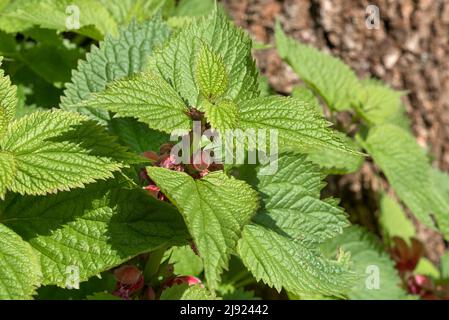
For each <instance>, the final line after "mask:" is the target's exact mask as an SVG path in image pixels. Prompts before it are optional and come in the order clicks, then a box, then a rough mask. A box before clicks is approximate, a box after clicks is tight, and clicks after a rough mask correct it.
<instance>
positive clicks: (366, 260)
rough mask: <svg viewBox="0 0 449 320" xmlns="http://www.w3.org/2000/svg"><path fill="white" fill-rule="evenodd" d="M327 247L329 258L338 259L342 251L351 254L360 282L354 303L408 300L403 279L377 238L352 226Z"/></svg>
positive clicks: (353, 290) (352, 295) (355, 288)
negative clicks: (334, 256)
mask: <svg viewBox="0 0 449 320" xmlns="http://www.w3.org/2000/svg"><path fill="white" fill-rule="evenodd" d="M323 247H324V250H326V252H327V254H328V255H329V256H332V255H335V253H336V252H337V249H338V248H339V249H343V250H344V251H347V252H349V253H350V254H351V260H352V262H353V268H354V271H355V272H356V273H357V275H358V277H359V279H358V281H357V284H356V285H355V286H354V287H353V288H352V289H351V291H350V292H349V294H348V297H349V298H350V299H354V300H397V299H405V298H406V297H407V294H406V292H405V291H404V289H402V288H401V287H400V285H401V279H400V278H399V276H398V274H397V271H396V269H395V267H394V262H393V261H392V260H391V259H390V257H389V256H388V254H387V253H386V252H384V251H383V249H382V247H381V246H380V244H379V242H378V241H377V239H376V238H375V237H374V235H372V234H370V233H368V232H367V231H366V230H364V229H362V228H360V227H357V226H352V227H350V228H348V229H346V230H345V232H344V234H342V235H340V236H339V237H337V238H335V239H333V240H331V241H329V243H327V244H326V245H324V246H323ZM377 280H378V283H376V282H377Z"/></svg>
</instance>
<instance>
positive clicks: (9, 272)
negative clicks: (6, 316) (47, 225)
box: [0, 223, 41, 300]
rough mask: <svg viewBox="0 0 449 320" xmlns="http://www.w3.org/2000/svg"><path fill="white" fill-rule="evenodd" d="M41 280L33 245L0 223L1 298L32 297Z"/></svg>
mask: <svg viewBox="0 0 449 320" xmlns="http://www.w3.org/2000/svg"><path fill="white" fill-rule="evenodd" d="M40 280H41V271H40V266H39V260H38V258H37V256H36V255H35V253H34V252H33V250H32V248H31V246H30V245H29V244H28V243H26V242H25V241H23V240H22V239H21V238H20V236H19V235H17V234H16V233H15V232H13V231H12V230H10V229H9V228H7V227H6V226H5V225H3V224H1V223H0V300H5V299H11V300H12V299H31V297H32V295H33V294H34V293H35V290H36V288H37V287H38V286H39V285H40Z"/></svg>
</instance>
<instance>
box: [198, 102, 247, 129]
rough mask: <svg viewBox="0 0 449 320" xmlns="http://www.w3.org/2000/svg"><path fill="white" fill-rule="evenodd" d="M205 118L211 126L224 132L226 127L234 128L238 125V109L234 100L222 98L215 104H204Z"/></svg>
mask: <svg viewBox="0 0 449 320" xmlns="http://www.w3.org/2000/svg"><path fill="white" fill-rule="evenodd" d="M205 112H206V118H207V120H208V121H209V122H210V124H211V126H212V128H214V129H219V130H221V131H222V132H225V131H226V130H227V129H235V128H236V127H237V125H238V117H239V114H238V110H237V106H236V104H235V103H234V102H232V101H230V100H222V101H219V102H217V103H216V104H212V103H206V104H205Z"/></svg>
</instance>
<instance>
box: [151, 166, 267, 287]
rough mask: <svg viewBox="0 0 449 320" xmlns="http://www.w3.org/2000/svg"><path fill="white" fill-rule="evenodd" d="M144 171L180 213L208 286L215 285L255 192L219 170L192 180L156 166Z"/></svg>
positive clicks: (247, 216) (254, 201) (250, 210)
mask: <svg viewBox="0 0 449 320" xmlns="http://www.w3.org/2000/svg"><path fill="white" fill-rule="evenodd" d="M147 171H148V175H149V176H150V178H151V179H152V180H153V181H154V182H155V183H156V184H157V185H158V186H159V187H160V188H161V191H162V192H163V193H164V194H165V195H166V196H167V197H168V198H169V199H170V201H171V202H172V203H173V204H174V205H175V206H176V207H177V208H178V209H179V211H180V212H181V213H182V215H183V216H184V219H185V221H186V224H187V227H188V229H189V231H190V234H191V235H192V237H193V240H194V242H195V244H196V246H197V248H198V251H199V253H200V256H201V258H202V260H203V263H204V270H205V273H206V279H207V283H208V285H209V288H211V289H215V288H217V286H218V282H219V280H220V274H221V272H222V269H223V268H226V267H227V264H228V262H229V257H230V255H231V254H232V253H233V252H234V251H235V247H236V245H237V241H238V239H239V238H240V235H241V231H242V228H243V226H244V225H245V224H247V223H248V222H249V221H250V219H251V217H252V216H253V214H254V212H255V211H256V209H257V205H258V203H257V199H258V197H257V193H256V192H255V191H254V190H252V189H251V188H250V187H249V186H248V185H247V184H246V183H245V182H243V181H239V180H236V179H234V178H230V177H228V176H226V175H225V174H224V173H221V172H213V173H209V174H208V175H206V176H205V177H204V178H203V179H201V180H194V179H193V178H192V177H190V176H188V175H187V174H186V173H183V172H176V171H170V170H167V169H163V168H159V167H148V168H147Z"/></svg>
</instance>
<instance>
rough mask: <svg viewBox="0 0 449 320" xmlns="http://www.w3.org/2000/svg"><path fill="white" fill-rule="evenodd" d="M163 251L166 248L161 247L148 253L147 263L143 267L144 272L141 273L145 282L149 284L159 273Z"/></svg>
mask: <svg viewBox="0 0 449 320" xmlns="http://www.w3.org/2000/svg"><path fill="white" fill-rule="evenodd" d="M165 250H166V248H165V247H162V248H160V249H157V250H155V251H152V252H150V255H149V257H148V260H147V263H146V265H145V270H144V271H143V276H144V278H145V282H147V283H148V282H150V281H151V280H152V278H153V277H154V275H156V274H157V272H158V271H159V266H160V264H161V261H162V258H164V254H165Z"/></svg>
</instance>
